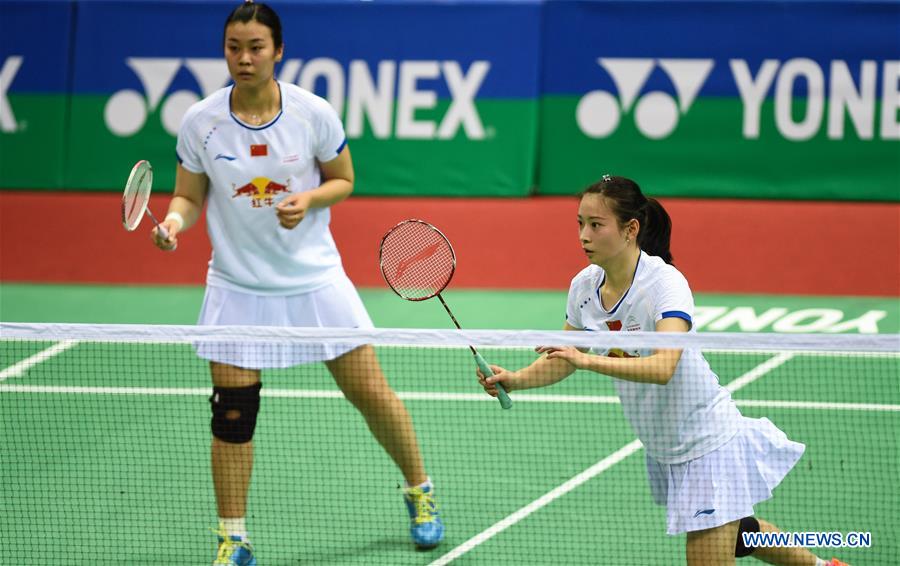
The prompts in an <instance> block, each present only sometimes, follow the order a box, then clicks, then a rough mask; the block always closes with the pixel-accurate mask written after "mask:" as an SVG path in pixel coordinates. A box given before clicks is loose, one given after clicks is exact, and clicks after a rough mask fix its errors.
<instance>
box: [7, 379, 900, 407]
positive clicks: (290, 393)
mask: <svg viewBox="0 0 900 566" xmlns="http://www.w3.org/2000/svg"><path fill="white" fill-rule="evenodd" d="M0 393H32V394H47V395H66V394H71V395H111V396H112V395H133V396H141V395H148V396H152V395H171V396H183V397H190V396H206V397H208V396H209V395H211V394H212V387H208V388H206V387H100V386H84V385H14V384H9V383H4V384H0ZM396 393H397V396H398V397H400V399H402V400H404V401H452V402H484V403H496V400H495V399H494V398H493V397H489V396H487V395H485V394H484V393H443V392H427V391H397V392H396ZM260 395H261V396H262V397H272V398H280V399H344V395H343V393H341V392H340V391H335V390H327V389H263V390H262V391H261V392H260ZM515 399H516V402H518V403H560V404H575V405H618V404H619V398H618V397H616V396H602V395H529V394H522V395H516V398H515ZM734 402H735V404H737V405H738V406H739V407H758V408H770V409H810V410H835V411H871V412H900V405H892V404H888V403H858V402H853V403H841V402H830V401H783V400H777V399H773V400H765V399H735V401H734Z"/></svg>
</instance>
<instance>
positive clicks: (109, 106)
mask: <svg viewBox="0 0 900 566" xmlns="http://www.w3.org/2000/svg"><path fill="white" fill-rule="evenodd" d="M125 62H126V64H127V65H128V66H129V67H130V68H131V70H133V71H134V73H135V74H136V75H137V76H138V79H140V81H141V84H142V85H143V87H144V93H145V95H146V96H145V95H144V94H141V93H139V92H137V91H135V90H130V89H126V90H120V91H118V92H116V93H115V94H113V95H112V96H111V97H110V98H109V100H108V101H107V102H106V108H105V109H104V112H103V117H104V120H105V121H106V126H107V127H108V128H109V130H110V131H111V132H112V133H114V134H116V135H117V136H122V137H127V136H133V135H134V134H136V133H138V132H139V131H140V129H141V128H143V127H144V124H145V123H146V122H147V116H148V115H149V114H150V113H151V112H154V111H155V110H156V109H157V108H158V107H159V105H160V103H161V102H162V99H163V97H164V96H165V95H166V92H167V91H168V89H169V86H171V84H172V81H173V80H174V79H175V75H176V74H178V71H179V70H181V67H182V65H184V66H185V67H187V69H188V71H190V72H191V74H192V75H193V76H194V79H196V81H197V84H198V85H200V92H201V94H202V97H206V96H208V95H209V94H211V93H212V92H214V91H215V90H217V89H219V88H222V87H223V86H225V85H226V84H228V81H229V75H228V66H227V65H226V64H225V61H224V59H199V58H195V59H172V58H143V57H129V58H128V59H126V60H125ZM200 98H201V96H198V95H197V93H196V92H193V91H190V90H179V91H177V92H173V93H172V94H170V95H169V96H168V97H166V101H165V103H163V105H162V115H161V119H162V125H163V128H164V129H165V130H166V132H168V133H169V134H171V135H173V136H174V135H176V134H177V133H178V128H179V127H180V126H181V119H182V118H183V117H184V113H185V112H187V109H188V108H190V106H191V105H192V104H193V103H195V102H197V101H198V100H200Z"/></svg>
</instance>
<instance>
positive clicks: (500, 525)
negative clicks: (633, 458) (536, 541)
mask: <svg viewBox="0 0 900 566" xmlns="http://www.w3.org/2000/svg"><path fill="white" fill-rule="evenodd" d="M793 357H794V355H793V354H779V355H777V356H775V357H773V358H770V359H768V360H766V361H765V362H763V363H761V364H760V365H758V366H756V367H755V368H753V369H752V370H750V371H748V372H747V373H745V374H744V375H742V376H740V377H738V378H737V379H735V380H734V381H732V382H731V383H729V384H728V386H727V388H728V390H729V391H730V392H732V393H734V392H735V391H737V390H738V389H740V388H741V387H744V386H745V385H747V384H749V383H752V382H753V381H755V380H757V379H759V378H760V377H762V376H763V375H765V374H766V373H768V372H770V371H772V370H773V369H775V368H777V367H778V366H780V365H782V364H783V363H785V362H787V361H788V360H790V359H791V358H793ZM641 446H643V444H641V441H640V440H633V441H631V442H629V443H628V444H626V445H625V446H623V447H621V448H619V449H618V450H616V451H615V452H613V453H612V454H611V455H609V456H607V457H606V458H604V459H602V460H600V461H599V462H597V463H596V464H594V465H593V466H591V467H590V468H588V469H587V470H585V471H583V472H581V473H580V474H578V475H577V476H575V477H573V478H572V479H570V480H569V481H567V482H566V483H564V484H562V485H560V486H559V487H557V488H555V489H554V490H552V491H550V492H549V493H547V494H545V495H543V496H541V497H540V498H538V499H536V500H534V501H532V502H531V503H529V504H528V505H526V506H525V507H522V508H521V509H519V510H518V511H516V512H515V513H513V514H512V515H509V516H507V517H506V518H505V519H502V520H500V521H499V522H497V523H494V524H493V525H491V526H490V527H489V528H488V529H487V530H485V531H482V532H480V533H478V534H477V535H475V536H474V537H472V538H470V539H469V540H467V541H466V542H464V543H462V544H461V545H459V546H457V547H456V548H454V549H453V550H451V551H450V552H448V553H446V554H444V555H443V556H441V557H440V558H438V559H437V560H435V561H433V562H432V563H431V564H429V566H443V565H444V564H449V563H450V562H452V561H453V560H456V559H457V558H459V557H460V556H462V555H463V554H465V553H467V552H469V551H470V550H472V549H473V548H475V547H476V546H478V545H479V544H481V543H483V542H485V541H486V540H488V539H490V538H491V537H493V536H494V535H496V534H498V533H500V532H502V531H504V530H506V529H507V528H509V527H511V526H513V525H514V524H516V523H518V522H519V521H521V520H522V519H524V518H525V517H527V516H529V515H531V514H532V513H534V512H535V511H537V510H539V509H540V508H542V507H544V506H546V505H548V504H550V503H551V502H553V501H554V500H555V499H558V498H560V497H562V496H563V495H565V494H566V493H568V492H570V491H572V490H573V489H575V488H576V487H578V486H579V485H581V484H583V483H584V482H586V481H588V480H589V479H591V478H593V477H594V476H597V475H599V474H601V473H603V472H605V471H606V470H608V469H609V468H610V467H612V466H614V465H615V464H618V463H619V462H621V461H622V460H624V459H625V458H627V457H628V456H630V455H631V454H634V453H635V452H637V451H638V450H639V449H640V448H641Z"/></svg>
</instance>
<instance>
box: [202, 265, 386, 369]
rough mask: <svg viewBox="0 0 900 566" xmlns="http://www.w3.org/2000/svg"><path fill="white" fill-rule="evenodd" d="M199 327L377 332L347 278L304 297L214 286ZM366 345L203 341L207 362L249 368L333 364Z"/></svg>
mask: <svg viewBox="0 0 900 566" xmlns="http://www.w3.org/2000/svg"><path fill="white" fill-rule="evenodd" d="M198 324H200V325H211V326H222V325H240V326H288V327H321V328H373V326H374V325H373V324H372V319H371V318H369V313H368V312H367V311H366V308H365V306H364V305H363V302H362V299H360V297H359V293H358V292H357V291H356V288H355V287H354V286H353V283H352V282H351V281H350V279H349V278H348V277H347V276H346V275H342V276H341V277H340V278H339V279H337V280H335V282H334V283H332V284H330V285H327V286H325V287H322V288H319V289H316V290H314V291H310V292H308V293H302V294H299V295H287V296H269V295H254V294H250V293H244V292H240V291H235V290H232V289H225V288H222V287H215V286H211V285H208V286H207V287H206V294H205V296H204V298H203V307H202V308H201V309H200V317H199V321H198ZM361 345H362V344H323V343H316V342H303V343H296V342H292V343H288V342H283V343H279V342H277V341H275V342H268V343H260V342H246V343H242V342H227V341H224V342H210V343H207V342H203V343H198V344H195V346H194V347H195V350H196V351H197V355H198V356H200V357H201V358H204V359H207V360H210V361H214V362H219V363H223V364H229V365H233V366H237V367H241V368H246V369H267V368H287V367H292V366H296V365H300V364H306V363H312V362H321V361H326V360H333V359H334V358H337V357H340V356H342V355H343V354H346V353H347V352H349V351H350V350H352V349H354V348H357V347H359V346H361Z"/></svg>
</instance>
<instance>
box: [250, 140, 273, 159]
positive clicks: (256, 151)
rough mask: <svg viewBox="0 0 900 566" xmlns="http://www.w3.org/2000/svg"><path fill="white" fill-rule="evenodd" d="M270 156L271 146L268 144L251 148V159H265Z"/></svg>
mask: <svg viewBox="0 0 900 566" xmlns="http://www.w3.org/2000/svg"><path fill="white" fill-rule="evenodd" d="M267 155H269V146H268V145H267V144H264V143H262V144H258V145H251V146H250V157H265V156H267Z"/></svg>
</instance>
